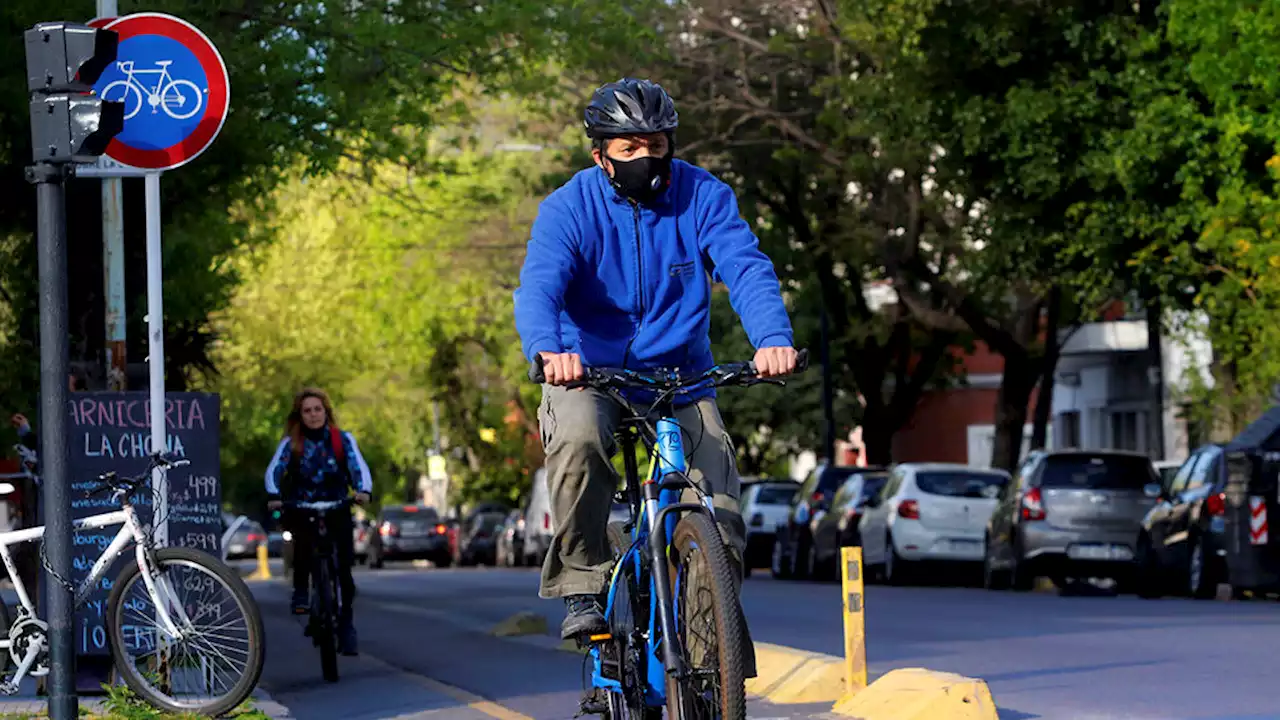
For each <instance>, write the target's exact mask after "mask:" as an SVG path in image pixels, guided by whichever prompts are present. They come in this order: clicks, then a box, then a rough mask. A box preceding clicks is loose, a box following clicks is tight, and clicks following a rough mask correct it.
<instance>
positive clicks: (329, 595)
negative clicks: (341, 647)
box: [311, 559, 338, 683]
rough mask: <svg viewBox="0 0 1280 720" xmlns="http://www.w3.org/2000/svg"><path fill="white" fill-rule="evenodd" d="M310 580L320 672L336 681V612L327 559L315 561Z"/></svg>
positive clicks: (312, 630)
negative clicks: (312, 590) (313, 593)
mask: <svg viewBox="0 0 1280 720" xmlns="http://www.w3.org/2000/svg"><path fill="white" fill-rule="evenodd" d="M311 582H313V583H315V593H316V602H315V606H314V607H313V608H312V609H311V612H312V616H311V633H312V637H313V639H314V640H315V642H316V648H317V649H318V650H319V651H320V673H321V674H322V675H323V676H324V679H325V682H331V683H334V682H338V645H337V632H338V628H337V612H336V610H335V609H334V607H333V605H334V602H335V600H334V598H336V597H337V594H336V593H334V592H333V570H332V568H330V566H329V561H328V560H327V559H321V560H320V562H318V563H316V568H315V572H314V573H312V579H311Z"/></svg>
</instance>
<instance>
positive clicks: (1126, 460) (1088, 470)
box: [1040, 454, 1156, 490]
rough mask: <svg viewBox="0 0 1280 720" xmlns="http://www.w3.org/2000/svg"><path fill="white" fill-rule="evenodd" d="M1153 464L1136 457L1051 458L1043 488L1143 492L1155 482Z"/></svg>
mask: <svg viewBox="0 0 1280 720" xmlns="http://www.w3.org/2000/svg"><path fill="white" fill-rule="evenodd" d="M1155 481H1156V479H1155V473H1154V471H1153V469H1152V467H1151V462H1150V461H1149V460H1147V459H1146V458H1144V457H1140V456H1137V455H1106V454H1071V455H1050V456H1049V457H1048V459H1047V460H1046V461H1045V468H1044V473H1043V474H1042V475H1041V476H1040V486H1041V487H1045V488H1065V489H1074V490H1141V489H1142V487H1143V486H1144V485H1146V484H1148V483H1152V482H1155Z"/></svg>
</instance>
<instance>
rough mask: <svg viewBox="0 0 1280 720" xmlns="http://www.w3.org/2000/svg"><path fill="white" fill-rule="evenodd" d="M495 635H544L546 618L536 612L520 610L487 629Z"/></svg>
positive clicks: (545, 632)
mask: <svg viewBox="0 0 1280 720" xmlns="http://www.w3.org/2000/svg"><path fill="white" fill-rule="evenodd" d="M489 632H490V633H491V634H493V635H496V636H497V637H515V636H517V635H546V634H547V619H546V618H545V617H543V616H541V615H539V614H538V613H535V612H529V611H528V610H522V611H521V612H518V613H516V614H515V615H512V616H511V617H509V618H507V619H506V620H503V621H502V622H500V623H498V624H497V625H494V626H493V629H492V630H490V631H489Z"/></svg>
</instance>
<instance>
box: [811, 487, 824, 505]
mask: <svg viewBox="0 0 1280 720" xmlns="http://www.w3.org/2000/svg"><path fill="white" fill-rule="evenodd" d="M809 502H811V503H813V504H815V505H816V504H818V503H820V502H822V491H821V490H819V491H817V492H815V493H814V494H813V497H811V498H809Z"/></svg>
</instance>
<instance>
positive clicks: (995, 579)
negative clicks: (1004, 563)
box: [982, 538, 1009, 590]
mask: <svg viewBox="0 0 1280 720" xmlns="http://www.w3.org/2000/svg"><path fill="white" fill-rule="evenodd" d="M982 545H983V552H982V587H984V588H986V589H988V590H1007V589H1008V588H1009V572H1008V571H1007V570H997V569H996V568H995V565H994V563H995V558H993V557H992V549H991V540H990V538H984V539H983V542H982Z"/></svg>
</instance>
